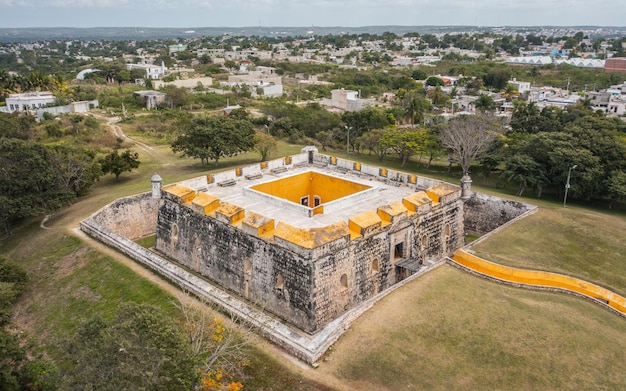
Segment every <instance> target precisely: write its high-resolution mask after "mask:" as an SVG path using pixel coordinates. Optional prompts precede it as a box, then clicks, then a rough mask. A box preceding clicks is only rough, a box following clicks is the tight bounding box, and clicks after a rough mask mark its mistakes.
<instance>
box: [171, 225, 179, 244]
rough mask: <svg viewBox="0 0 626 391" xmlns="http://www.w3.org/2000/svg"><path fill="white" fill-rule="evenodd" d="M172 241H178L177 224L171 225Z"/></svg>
mask: <svg viewBox="0 0 626 391" xmlns="http://www.w3.org/2000/svg"><path fill="white" fill-rule="evenodd" d="M172 240H173V241H176V240H178V224H176V223H174V224H172Z"/></svg>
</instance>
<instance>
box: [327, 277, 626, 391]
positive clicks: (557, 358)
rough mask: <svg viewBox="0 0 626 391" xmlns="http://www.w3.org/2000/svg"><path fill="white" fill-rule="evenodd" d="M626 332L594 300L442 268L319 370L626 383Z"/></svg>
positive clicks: (430, 382)
mask: <svg viewBox="0 0 626 391" xmlns="http://www.w3.org/2000/svg"><path fill="white" fill-rule="evenodd" d="M624 335H626V320H625V319H623V318H621V317H619V316H616V315H614V314H613V313H611V312H609V311H606V310H604V309H602V308H601V307H599V306H597V305H594V304H592V303H589V302H587V301H584V300H581V299H578V298H576V297H572V296H568V295H563V294H556V293H548V292H539V291H531V290H524V289H520V288H512V287H508V286H504V285H500V284H497V283H494V282H489V281H486V280H483V279H480V278H476V277H474V276H472V275H470V274H467V273H465V272H463V271H461V270H459V269H456V268H454V267H452V266H444V267H441V268H439V269H437V270H435V271H433V272H431V273H428V274H426V275H424V276H422V277H420V278H419V279H418V280H415V281H413V282H412V283H410V284H408V285H406V286H404V287H402V288H400V289H399V290H398V291H396V292H394V293H393V294H391V295H389V296H387V297H385V298H384V299H383V300H381V301H380V302H379V303H378V304H377V305H376V306H375V307H374V308H373V309H372V310H370V311H368V312H367V313H366V314H365V315H363V316H362V317H361V318H359V319H358V320H357V321H356V322H355V323H354V324H353V325H352V327H351V328H350V330H349V331H348V332H347V333H346V334H345V335H344V336H343V337H342V338H341V339H340V340H339V341H338V342H337V343H336V344H335V346H333V348H332V350H331V351H330V352H329V353H328V355H327V357H326V359H325V360H324V361H322V362H321V364H320V368H319V369H318V371H322V372H323V373H328V374H330V375H332V376H336V377H338V378H339V379H341V380H342V381H344V382H346V383H347V384H350V385H351V386H352V387H354V388H353V389H360V390H592V389H593V390H599V389H605V390H619V389H626V376H624V375H623V374H624V373H626V338H624ZM348 389H350V388H349V387H348Z"/></svg>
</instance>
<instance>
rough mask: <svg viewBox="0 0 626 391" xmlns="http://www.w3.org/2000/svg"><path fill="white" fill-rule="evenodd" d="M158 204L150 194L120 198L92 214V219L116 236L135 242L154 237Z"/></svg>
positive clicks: (157, 200)
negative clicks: (146, 237)
mask: <svg viewBox="0 0 626 391" xmlns="http://www.w3.org/2000/svg"><path fill="white" fill-rule="evenodd" d="M159 202H160V200H159V199H155V198H152V195H151V193H143V194H139V195H135V196H131V197H125V198H120V199H117V200H115V201H114V202H113V203H111V204H110V205H108V206H107V207H105V208H102V209H101V210H100V211H98V212H97V213H96V214H94V216H93V219H94V220H95V221H96V222H98V223H99V224H101V225H102V226H103V227H105V228H107V229H109V230H111V231H113V232H115V233H116V234H118V235H120V236H123V237H125V238H128V239H130V240H135V239H138V238H142V237H144V236H149V235H154V232H155V227H156V222H157V214H158V213H157V212H158V206H159Z"/></svg>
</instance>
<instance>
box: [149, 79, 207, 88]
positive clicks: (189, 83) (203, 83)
mask: <svg viewBox="0 0 626 391" xmlns="http://www.w3.org/2000/svg"><path fill="white" fill-rule="evenodd" d="M212 85H213V78H212V77H210V76H205V77H191V78H188V79H179V80H174V81H163V80H154V81H153V82H152V87H153V88H154V89H155V90H159V89H161V88H162V87H165V86H174V87H179V88H189V89H194V88H197V87H201V88H209V87H211V86H212Z"/></svg>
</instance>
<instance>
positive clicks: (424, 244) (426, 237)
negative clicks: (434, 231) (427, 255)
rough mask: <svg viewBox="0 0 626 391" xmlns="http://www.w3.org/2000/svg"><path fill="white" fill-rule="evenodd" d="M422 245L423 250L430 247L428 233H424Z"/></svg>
mask: <svg viewBox="0 0 626 391" xmlns="http://www.w3.org/2000/svg"><path fill="white" fill-rule="evenodd" d="M421 245H422V250H424V249H426V247H428V235H426V234H424V235H422V241H421Z"/></svg>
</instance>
